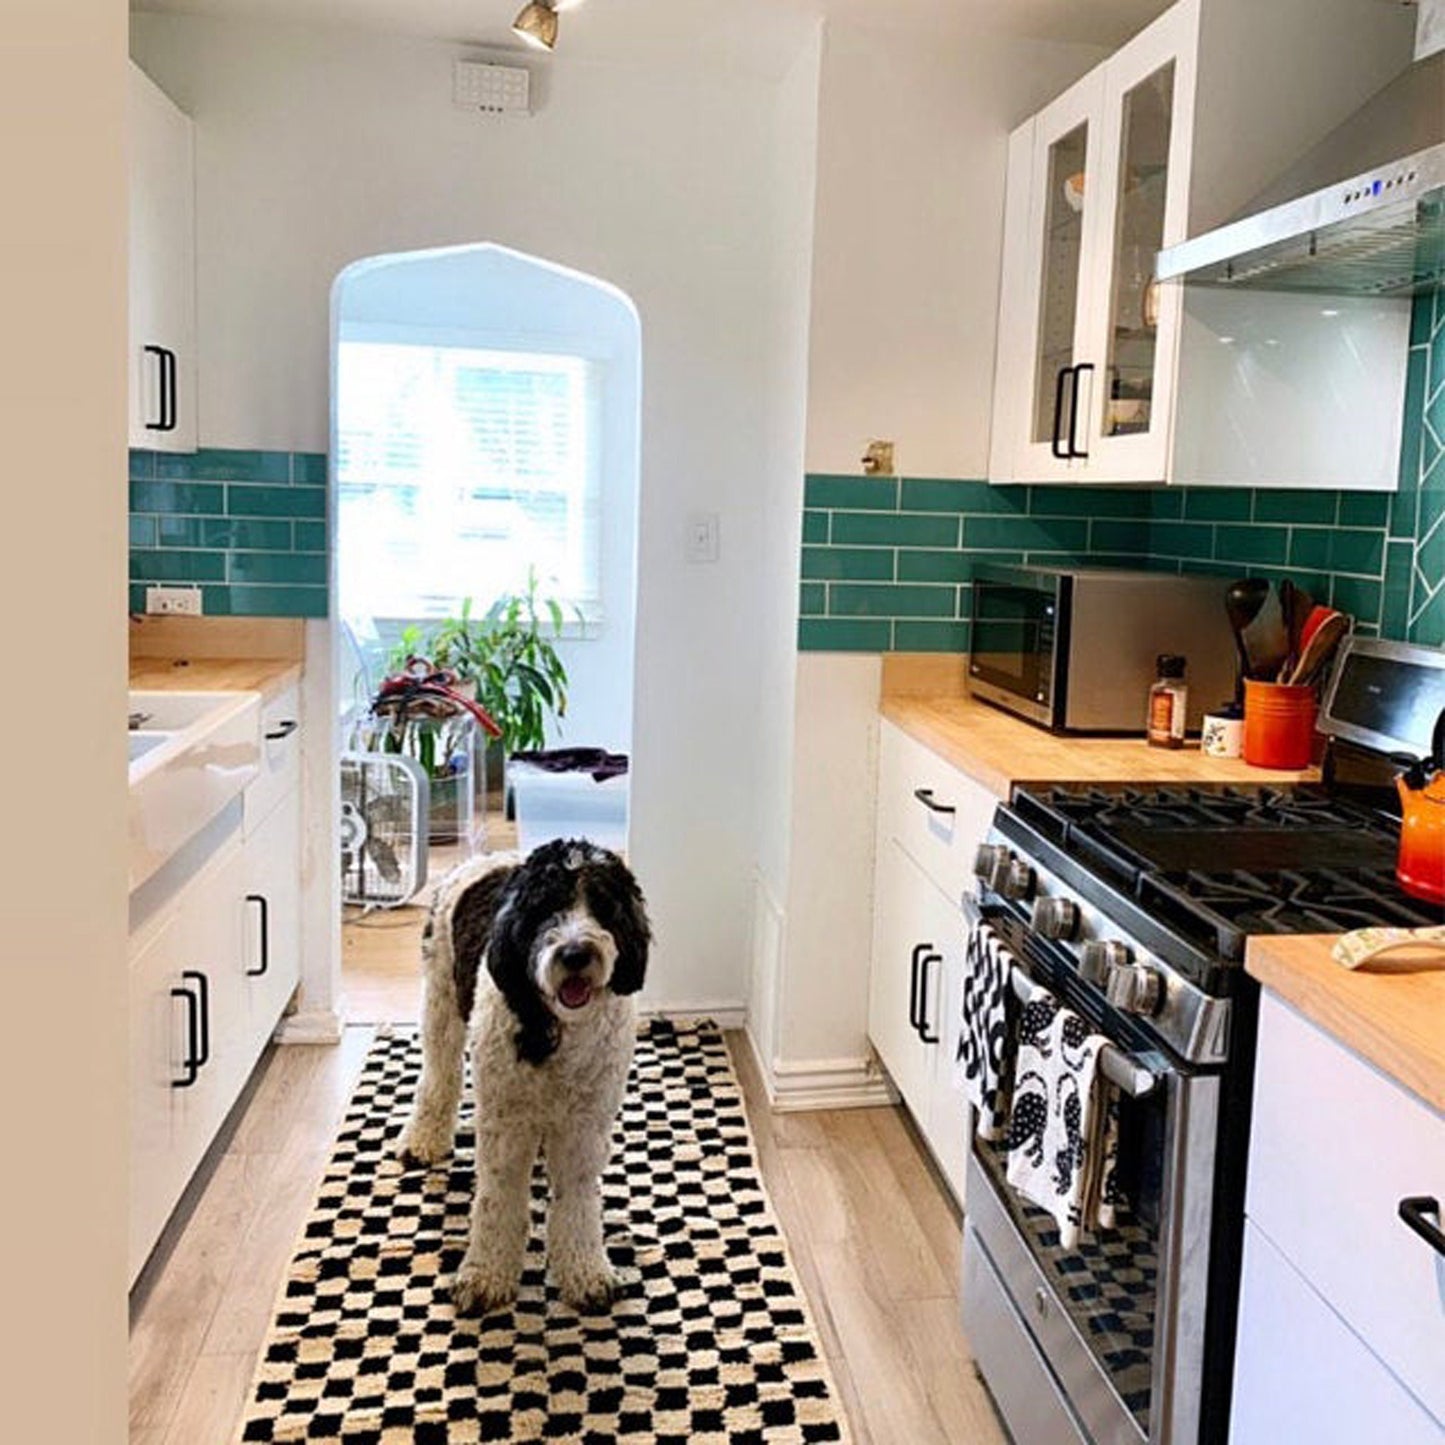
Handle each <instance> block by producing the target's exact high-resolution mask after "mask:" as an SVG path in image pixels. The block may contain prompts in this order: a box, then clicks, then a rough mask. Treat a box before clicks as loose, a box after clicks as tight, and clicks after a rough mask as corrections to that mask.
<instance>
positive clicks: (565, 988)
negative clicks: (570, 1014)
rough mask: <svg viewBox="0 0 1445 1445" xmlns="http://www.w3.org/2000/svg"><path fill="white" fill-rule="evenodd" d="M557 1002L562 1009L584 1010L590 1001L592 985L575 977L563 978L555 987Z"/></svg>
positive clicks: (583, 979)
mask: <svg viewBox="0 0 1445 1445" xmlns="http://www.w3.org/2000/svg"><path fill="white" fill-rule="evenodd" d="M557 1001H558V1002H559V1003H560V1004H561V1005H562V1007H563V1008H571V1009H578V1008H586V1007H587V1005H588V1004H589V1003H590V1002H591V1001H592V985H591V984H590V983H589V982H588V981H587V980H586V979H585V978H581V977H579V976H577V975H574V976H573V977H571V978H564V979H563V980H562V982H561V983H560V984H559V985H558V987H557Z"/></svg>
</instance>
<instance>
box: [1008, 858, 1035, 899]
mask: <svg viewBox="0 0 1445 1445" xmlns="http://www.w3.org/2000/svg"><path fill="white" fill-rule="evenodd" d="M999 892H1000V893H1002V894H1003V896H1004V897H1005V898H1018V899H1029V898H1032V897H1033V896H1034V870H1033V869H1032V868H1030V867H1029V865H1028V862H1027V861H1026V860H1025V859H1023V858H1015V859H1014V860H1013V861H1012V862H1011V863H1010V864H1009V867H1008V872H1007V874H1005V876H1004V880H1003V887H1002V888H1000V889H999Z"/></svg>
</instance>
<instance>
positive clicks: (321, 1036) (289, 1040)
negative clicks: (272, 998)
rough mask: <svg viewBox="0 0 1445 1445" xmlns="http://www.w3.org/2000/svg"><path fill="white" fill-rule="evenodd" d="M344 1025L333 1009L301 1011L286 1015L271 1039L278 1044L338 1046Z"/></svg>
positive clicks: (343, 1021)
mask: <svg viewBox="0 0 1445 1445" xmlns="http://www.w3.org/2000/svg"><path fill="white" fill-rule="evenodd" d="M345 1025H346V1021H345V1020H344V1019H343V1018H342V1017H341V1015H340V1014H339V1013H337V1012H336V1010H335V1009H329V1008H318V1009H302V1010H300V1011H299V1012H297V1013H294V1014H287V1015H286V1016H285V1017H284V1018H283V1019H282V1020H281V1022H280V1023H279V1024H277V1025H276V1032H275V1033H274V1034H272V1035H271V1038H272V1041H273V1042H275V1043H278V1044H339V1043H340V1042H341V1031H342V1029H343V1028H344V1027H345Z"/></svg>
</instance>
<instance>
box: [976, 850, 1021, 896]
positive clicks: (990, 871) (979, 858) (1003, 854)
mask: <svg viewBox="0 0 1445 1445" xmlns="http://www.w3.org/2000/svg"><path fill="white" fill-rule="evenodd" d="M1012 861H1013V854H1012V853H1010V852H1009V850H1008V849H1007V848H1005V847H1004V846H1003V844H1002V843H981V844H979V848H978V852H977V853H975V854H974V855H973V871H974V874H975V875H976V876H977V877H979V878H981V879H983V881H984V882H985V883H986V884H987V885H988V886H989V887H990V888H992V889H993V890H994V892H995V893H997V892H999V891H1000V889H1001V888H1002V887H1003V881H1004V879H1005V878H1007V877H1008V871H1009V864H1010V863H1011V862H1012Z"/></svg>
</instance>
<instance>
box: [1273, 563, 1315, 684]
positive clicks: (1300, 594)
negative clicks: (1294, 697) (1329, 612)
mask: <svg viewBox="0 0 1445 1445" xmlns="http://www.w3.org/2000/svg"><path fill="white" fill-rule="evenodd" d="M1279 605H1280V609H1281V611H1283V613H1284V626H1285V631H1286V633H1288V634H1289V652H1288V653H1287V654H1286V656H1285V660H1284V665H1283V666H1282V667H1281V668H1280V671H1279V678H1278V681H1280V682H1284V681H1285V680H1286V679H1287V678H1288V677H1289V675H1290V674H1291V673H1292V672H1293V671H1294V669H1295V664H1296V663H1297V662H1298V660H1299V655H1300V650H1301V648H1302V647H1303V646H1304V644H1303V643H1302V642H1301V641H1300V634H1301V633H1302V632H1303V630H1304V624H1305V618H1306V617H1308V616H1309V614H1310V613H1311V612H1312V611H1313V610H1314V605H1315V600H1314V598H1313V597H1311V596H1310V594H1309V593H1308V592H1306V591H1305V590H1304V588H1303V587H1296V586H1295V584H1294V583H1293V582H1291V581H1290V580H1289V578H1288V577H1286V578H1284V579H1283V580H1282V581H1281V582H1280V584H1279Z"/></svg>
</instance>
